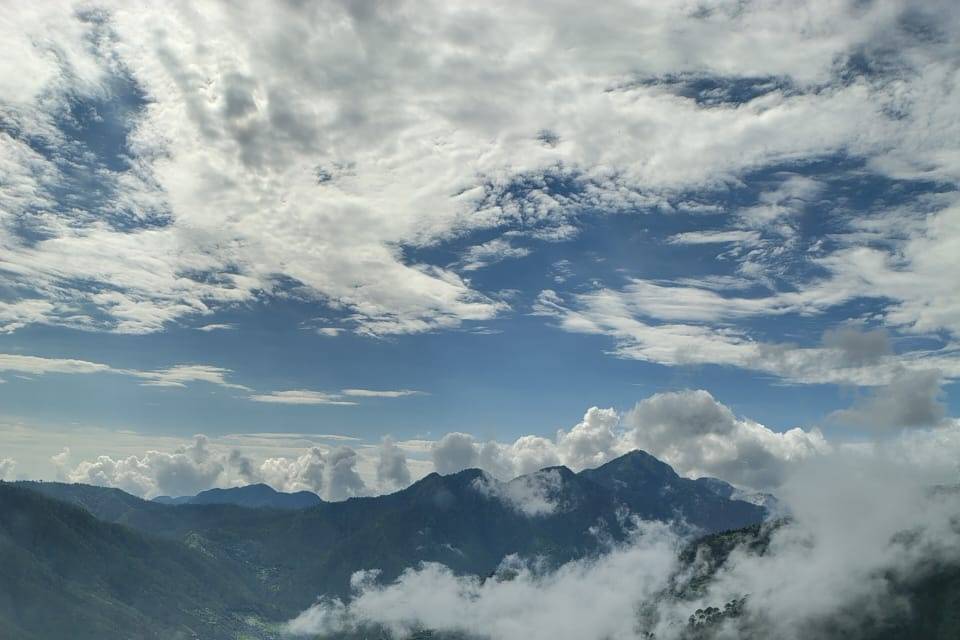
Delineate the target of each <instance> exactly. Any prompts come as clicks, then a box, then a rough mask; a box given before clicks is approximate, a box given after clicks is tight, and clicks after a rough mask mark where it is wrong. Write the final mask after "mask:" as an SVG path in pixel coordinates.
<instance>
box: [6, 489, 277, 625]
mask: <svg viewBox="0 0 960 640" xmlns="http://www.w3.org/2000/svg"><path fill="white" fill-rule="evenodd" d="M277 615H278V612H277V611H276V610H275V609H274V608H272V607H271V606H269V605H267V604H264V603H263V601H262V599H261V598H260V597H259V595H258V594H257V593H256V586H255V585H252V584H251V583H250V581H249V579H248V578H246V577H244V576H242V575H241V574H240V573H238V572H237V571H236V570H235V569H234V568H233V567H232V566H231V565H230V564H229V563H224V562H217V561H214V560H211V559H210V558H207V557H204V555H203V554H201V553H199V552H197V551H194V550H191V549H189V548H187V547H185V546H184V545H182V544H179V543H176V542H173V541H169V540H160V539H153V538H151V537H148V536H145V535H143V534H141V533H137V532H135V531H131V530H129V529H127V528H125V527H122V526H119V525H115V524H110V523H105V522H101V521H99V520H97V519H96V518H94V517H93V516H92V515H91V514H90V513H88V512H87V511H85V510H83V509H79V508H77V507H75V506H73V505H69V504H65V503H63V502H59V501H56V500H52V499H49V498H47V497H44V496H42V495H39V494H38V493H36V492H34V491H30V490H27V489H25V488H23V487H18V486H14V485H11V484H9V483H0V637H3V638H18V639H21V638H22V639H23V640H34V639H36V640H48V639H52V638H57V639H60V638H72V639H78V640H85V639H90V640H109V639H112V638H124V639H144V640H152V639H154V638H156V639H158V640H159V639H163V640H167V639H171V638H173V639H176V638H194V637H199V638H209V639H212V640H216V639H219V638H224V639H226V638H237V637H239V634H241V633H242V632H245V631H247V630H249V629H250V628H251V627H250V625H249V624H247V623H246V622H245V620H246V619H247V618H250V617H254V618H259V619H269V618H273V619H276V618H277ZM251 637H269V635H267V634H261V635H260V636H251Z"/></svg>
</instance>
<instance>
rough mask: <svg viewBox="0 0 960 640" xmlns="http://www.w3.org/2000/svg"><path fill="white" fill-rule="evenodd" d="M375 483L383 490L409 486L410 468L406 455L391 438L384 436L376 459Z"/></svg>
mask: <svg viewBox="0 0 960 640" xmlns="http://www.w3.org/2000/svg"><path fill="white" fill-rule="evenodd" d="M377 483H378V484H379V485H380V487H381V488H385V489H402V488H404V487H406V486H407V485H409V484H410V468H409V467H408V466H407V455H406V454H405V453H404V452H403V449H401V448H400V447H398V446H397V445H396V444H395V443H394V441H393V438H391V437H390V436H384V438H383V439H382V440H381V441H380V447H379V450H378V458H377Z"/></svg>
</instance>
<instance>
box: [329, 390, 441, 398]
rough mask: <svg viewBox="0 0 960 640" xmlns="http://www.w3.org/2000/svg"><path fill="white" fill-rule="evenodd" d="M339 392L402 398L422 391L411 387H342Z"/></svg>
mask: <svg viewBox="0 0 960 640" xmlns="http://www.w3.org/2000/svg"><path fill="white" fill-rule="evenodd" d="M340 393H342V394H343V395H345V396H354V397H358V398H404V397H406V396H419V395H423V391H414V390H413V389H397V390H389V389H383V390H377V389H344V390H342V391H341V392H340Z"/></svg>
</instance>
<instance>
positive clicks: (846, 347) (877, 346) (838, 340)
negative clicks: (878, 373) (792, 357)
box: [823, 327, 892, 366]
mask: <svg viewBox="0 0 960 640" xmlns="http://www.w3.org/2000/svg"><path fill="white" fill-rule="evenodd" d="M823 345H824V346H825V347H828V348H830V349H836V350H838V351H840V352H841V354H842V355H841V358H840V361H841V363H843V364H844V365H846V366H863V365H868V364H874V363H876V362H878V361H880V360H881V359H883V358H884V357H885V356H888V355H890V353H891V351H892V349H891V347H890V335H889V333H888V332H887V331H886V330H885V329H874V330H872V331H860V330H858V329H857V328H856V327H841V328H839V329H828V330H827V331H825V332H824V333H823Z"/></svg>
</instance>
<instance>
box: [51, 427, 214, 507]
mask: <svg viewBox="0 0 960 640" xmlns="http://www.w3.org/2000/svg"><path fill="white" fill-rule="evenodd" d="M65 453H66V454H67V456H69V451H66V452H65ZM67 456H64V455H63V454H59V455H58V456H55V459H54V462H57V463H61V464H62V463H64V462H66V461H67V459H68V457H67ZM225 471H226V465H225V460H224V459H223V457H222V456H220V455H218V454H216V453H214V452H213V451H211V449H210V448H209V446H208V439H207V437H206V436H203V435H198V436H195V437H194V440H193V442H192V443H190V444H188V445H184V446H181V447H178V448H177V449H175V450H174V451H173V452H172V453H165V452H161V451H148V452H146V453H145V454H144V455H142V456H135V455H134V456H129V457H127V458H121V459H114V458H111V457H110V456H99V457H98V458H97V459H96V460H93V461H87V460H84V461H82V462H80V463H79V464H77V465H76V467H74V468H73V469H64V470H63V477H64V478H65V479H66V480H68V481H70V482H81V483H84V484H94V485H101V486H107V487H117V488H120V489H123V490H124V491H127V492H129V493H133V494H134V495H140V496H146V497H153V496H155V495H172V496H183V495H193V494H195V493H198V492H200V491H203V490H205V489H209V488H210V487H213V486H215V485H216V483H217V481H218V480H219V479H220V478H221V476H222V475H223V474H224V473H225Z"/></svg>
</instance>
